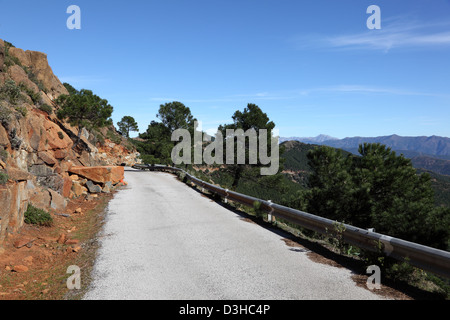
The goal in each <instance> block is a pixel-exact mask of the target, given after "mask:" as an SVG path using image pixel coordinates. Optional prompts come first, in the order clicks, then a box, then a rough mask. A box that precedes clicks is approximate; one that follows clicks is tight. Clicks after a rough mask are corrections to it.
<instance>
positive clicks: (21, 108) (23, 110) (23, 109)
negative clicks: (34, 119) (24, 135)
mask: <svg viewBox="0 0 450 320" xmlns="http://www.w3.org/2000/svg"><path fill="white" fill-rule="evenodd" d="M16 111H17V112H19V113H20V114H21V115H22V116H23V117H26V116H27V114H28V110H27V108H26V107H24V106H17V107H16Z"/></svg>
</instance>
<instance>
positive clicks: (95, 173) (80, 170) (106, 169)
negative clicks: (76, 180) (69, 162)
mask: <svg viewBox="0 0 450 320" xmlns="http://www.w3.org/2000/svg"><path fill="white" fill-rule="evenodd" d="M124 171H125V170H124V167H120V166H103V167H72V168H70V170H69V172H70V173H73V174H76V175H78V176H81V177H84V178H86V179H88V180H91V181H94V182H98V183H106V182H108V181H110V182H112V183H117V182H119V181H120V180H123V178H124Z"/></svg>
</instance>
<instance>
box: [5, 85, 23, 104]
mask: <svg viewBox="0 0 450 320" xmlns="http://www.w3.org/2000/svg"><path fill="white" fill-rule="evenodd" d="M0 94H1V95H2V96H4V97H6V98H8V99H9V102H11V103H12V104H16V103H17V101H18V100H19V98H20V96H21V92H20V88H19V87H18V86H17V85H16V82H15V81H14V80H7V81H6V82H5V84H4V85H3V87H2V88H1V89H0Z"/></svg>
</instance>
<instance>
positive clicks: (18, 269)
mask: <svg viewBox="0 0 450 320" xmlns="http://www.w3.org/2000/svg"><path fill="white" fill-rule="evenodd" d="M12 271H14V272H27V271H28V267H26V266H24V265H17V266H14V267H13V268H12Z"/></svg>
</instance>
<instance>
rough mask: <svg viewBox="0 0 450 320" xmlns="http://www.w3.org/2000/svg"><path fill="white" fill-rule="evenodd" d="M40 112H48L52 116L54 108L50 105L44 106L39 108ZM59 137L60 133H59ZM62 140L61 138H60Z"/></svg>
mask: <svg viewBox="0 0 450 320" xmlns="http://www.w3.org/2000/svg"><path fill="white" fill-rule="evenodd" d="M39 109H40V110H42V111H44V112H46V113H47V114H52V113H53V108H52V107H50V106H49V105H48V104H43V105H41V106H40V107H39ZM58 135H59V132H58ZM60 138H61V137H60ZM61 139H62V138H61Z"/></svg>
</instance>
